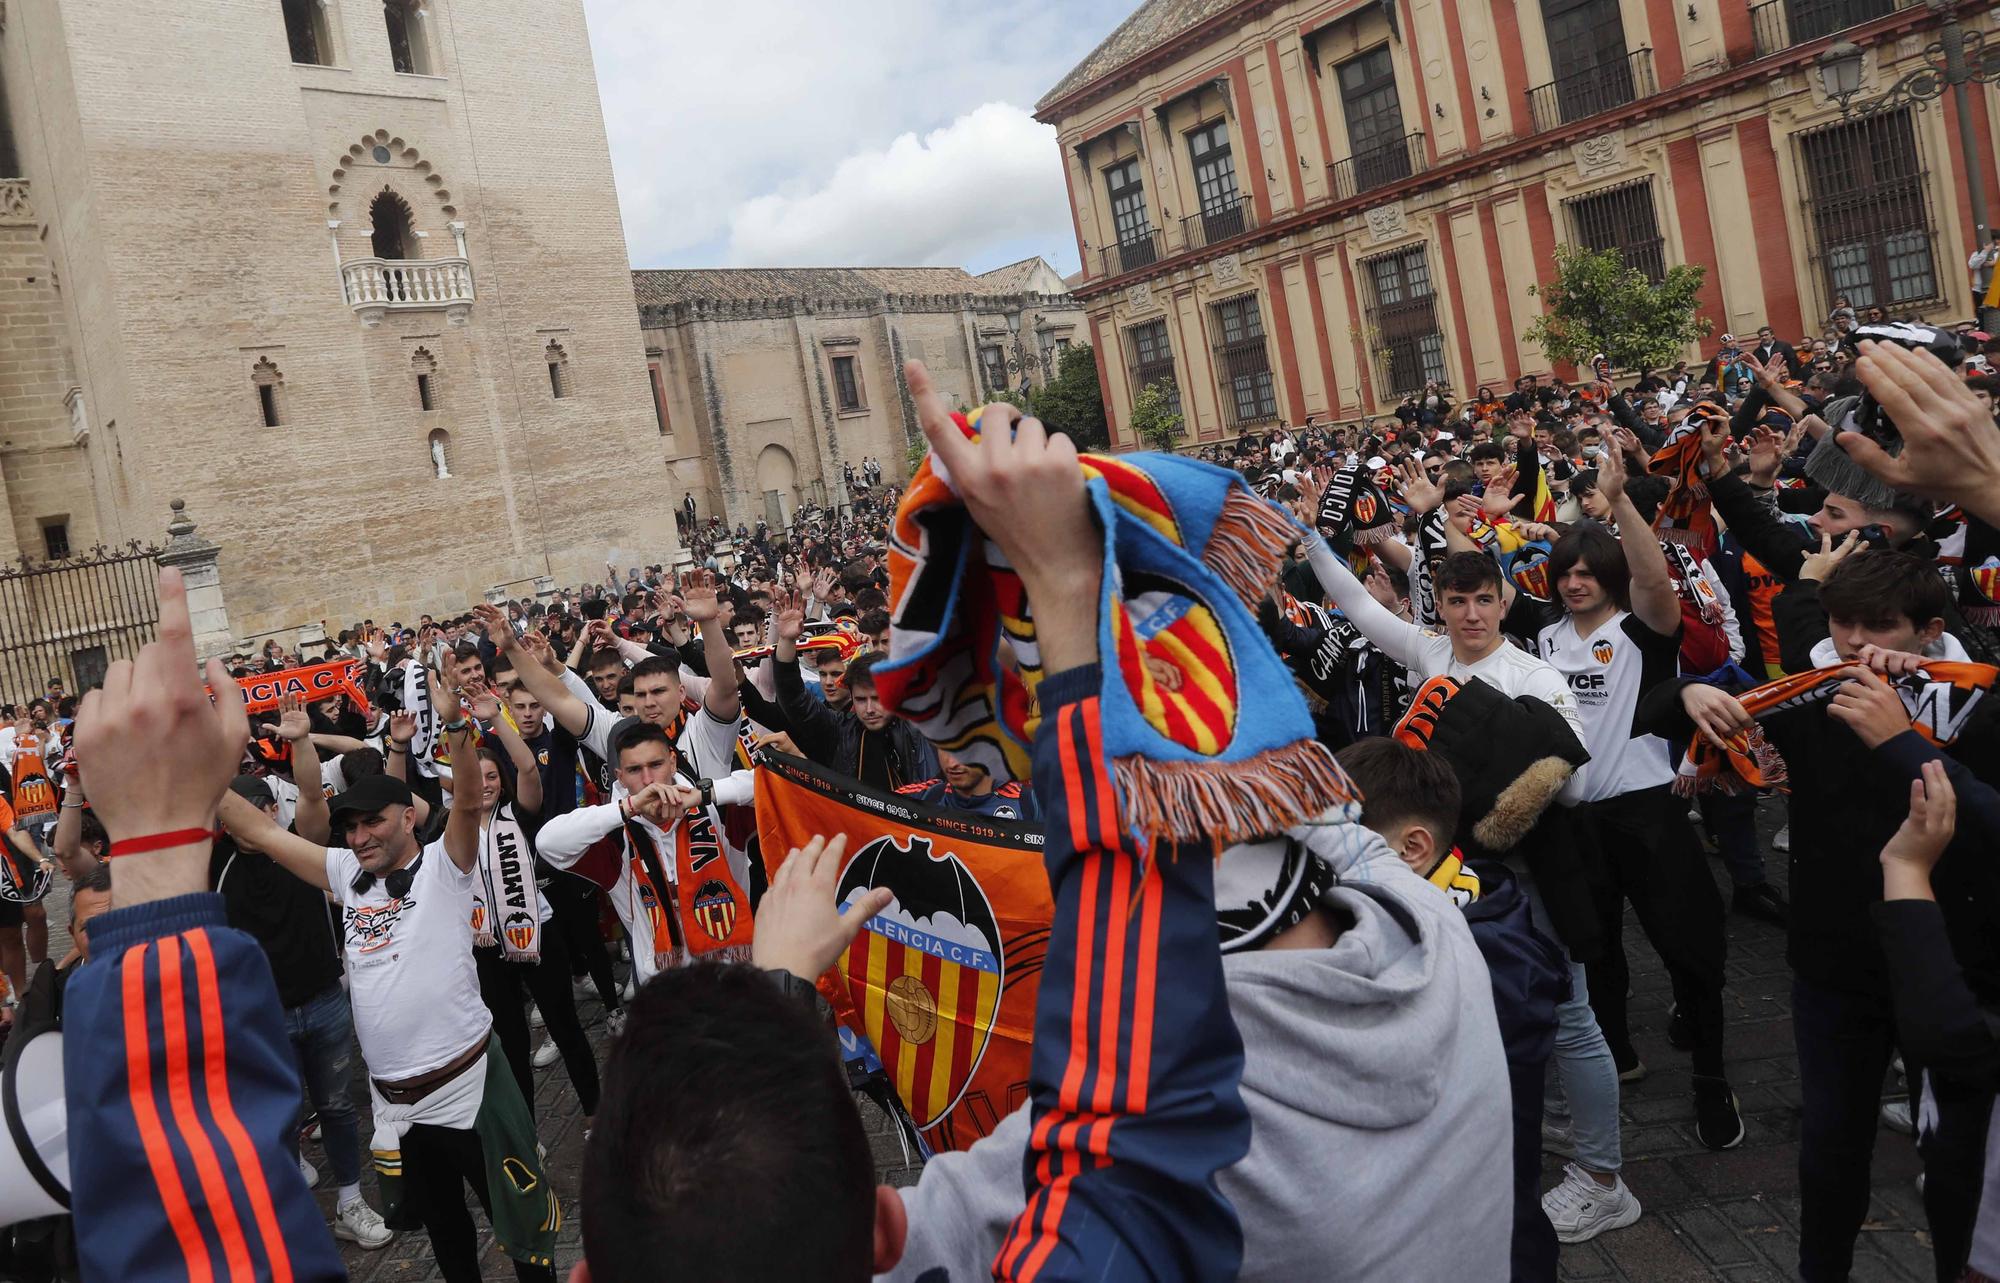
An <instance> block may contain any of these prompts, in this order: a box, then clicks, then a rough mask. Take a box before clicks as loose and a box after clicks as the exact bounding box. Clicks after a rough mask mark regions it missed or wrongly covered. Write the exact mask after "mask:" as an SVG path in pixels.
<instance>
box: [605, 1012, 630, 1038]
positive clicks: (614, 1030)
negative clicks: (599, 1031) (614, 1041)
mask: <svg viewBox="0 0 2000 1283" xmlns="http://www.w3.org/2000/svg"><path fill="white" fill-rule="evenodd" d="M604 1028H605V1029H606V1030H607V1031H608V1032H609V1033H610V1034H611V1036H612V1037H613V1038H616V1037H618V1036H619V1035H620V1034H622V1033H624V1032H625V1008H623V1007H620V1008H619V1009H618V1010H616V1011H607V1012H605V1013H604Z"/></svg>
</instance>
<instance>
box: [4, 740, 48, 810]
mask: <svg viewBox="0 0 2000 1283" xmlns="http://www.w3.org/2000/svg"><path fill="white" fill-rule="evenodd" d="M21 745H22V747H20V748H18V749H17V750H16V751H15V754H14V816H15V820H16V822H17V823H18V825H19V826H20V827H21V828H30V827H33V826H36V825H39V824H41V823H42V822H43V821H45V820H47V819H48V818H49V817H50V816H52V815H54V814H55V813H56V803H57V800H58V799H57V797H56V786H55V781H53V780H51V779H50V778H49V772H48V768H47V767H45V766H43V765H42V748H41V745H40V744H39V743H37V742H36V741H35V740H33V739H26V740H23V741H21Z"/></svg>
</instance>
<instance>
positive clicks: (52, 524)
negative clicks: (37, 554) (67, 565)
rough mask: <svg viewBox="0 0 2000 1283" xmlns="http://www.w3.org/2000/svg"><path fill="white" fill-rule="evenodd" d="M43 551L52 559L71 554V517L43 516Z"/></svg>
mask: <svg viewBox="0 0 2000 1283" xmlns="http://www.w3.org/2000/svg"><path fill="white" fill-rule="evenodd" d="M42 552H43V553H44V555H46V556H47V557H48V559H49V560H50V561H61V560H62V559H63V558H65V557H67V556H69V518H67V517H44V518H42Z"/></svg>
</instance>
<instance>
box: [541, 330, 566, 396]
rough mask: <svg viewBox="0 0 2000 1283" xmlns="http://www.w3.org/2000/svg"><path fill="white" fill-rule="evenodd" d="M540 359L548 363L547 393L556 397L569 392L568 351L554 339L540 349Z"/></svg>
mask: <svg viewBox="0 0 2000 1283" xmlns="http://www.w3.org/2000/svg"><path fill="white" fill-rule="evenodd" d="M542 359H543V360H545V361H547V362H548V363H549V395H550V396H553V397H557V398H561V397H566V396H568V395H569V393H570V380H569V353H568V352H565V351H564V350H563V345H562V344H560V343H558V342H556V341H555V340H554V339H550V340H549V345H548V346H547V347H545V348H543V349H542Z"/></svg>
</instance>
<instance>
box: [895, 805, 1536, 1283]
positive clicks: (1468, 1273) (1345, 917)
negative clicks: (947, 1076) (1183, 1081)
mask: <svg viewBox="0 0 2000 1283" xmlns="http://www.w3.org/2000/svg"><path fill="white" fill-rule="evenodd" d="M1367 836H1368V838H1369V839H1370V840H1369V841H1367V842H1365V843H1357V844H1356V845H1357V847H1358V849H1359V854H1358V855H1357V857H1356V858H1355V859H1354V861H1353V863H1352V864H1350V865H1349V866H1348V867H1347V868H1345V869H1343V870H1340V875H1341V876H1340V883H1339V885H1337V886H1336V887H1335V888H1334V890H1333V891H1332V893H1331V894H1330V895H1329V896H1328V899H1327V905H1326V907H1327V909H1329V910H1331V911H1332V912H1333V913H1334V914H1335V916H1336V917H1337V918H1338V919H1340V920H1342V921H1343V922H1348V921H1351V925H1348V926H1346V927H1345V929H1344V930H1343V932H1342V934H1341V936H1340V939H1339V940H1337V941H1336V942H1335V943H1334V945H1333V947H1332V948H1330V949H1266V950H1262V951H1260V952H1254V953H1232V954H1228V955H1225V957H1224V958H1223V975H1224V978H1225V980H1226V982H1227V984H1228V988H1229V1009H1230V1013H1231V1014H1232V1015H1233V1016H1234V1017H1235V1019H1236V1025H1237V1028H1238V1029H1239V1030H1240V1031H1241V1033H1242V1035H1243V1046H1244V1052H1245V1064H1244V1068H1243V1099H1244V1102H1245V1103H1246V1104H1248V1105H1249V1107H1250V1123H1251V1137H1250V1152H1249V1154H1247V1155H1246V1156H1245V1157H1244V1159H1243V1161H1242V1162H1240V1163H1238V1164H1237V1165H1236V1166H1234V1167H1231V1168H1229V1169H1227V1170H1225V1171H1224V1172H1223V1173H1222V1174H1221V1176H1220V1177H1219V1183H1220V1184H1221V1187H1222V1192H1223V1193H1224V1194H1225V1195H1227V1196H1228V1198H1229V1201H1230V1203H1231V1204H1233V1205H1234V1206H1235V1208H1236V1214H1237V1216H1238V1217H1239V1218H1240V1219H1241V1220H1242V1222H1243V1235H1244V1254H1243V1272H1242V1274H1241V1275H1240V1276H1239V1277H1241V1278H1243V1279H1246V1280H1253V1281H1259V1280H1271V1281H1272V1283H1279V1281H1282V1283H1293V1281H1294V1280H1301V1279H1306V1280H1320V1279H1328V1280H1377V1279H1380V1280H1393V1281H1395V1283H1404V1281H1413V1280H1432V1279H1448V1280H1450V1281H1451V1283H1485V1281H1486V1280H1504V1279H1506V1278H1507V1276H1508V1262H1509V1249H1510V1247H1511V1245H1512V1238H1513V1179H1514V1177H1513V1158H1512V1153H1513V1150H1512V1145H1513V1130H1512V1127H1513V1124H1512V1113H1511V1106H1510V1097H1509V1090H1508V1078H1507V1059H1506V1055H1505V1053H1504V1052H1503V1050H1502V1049H1501V1045H1500V1030H1499V1026H1498V1024H1497V1023H1496V1021H1495V1019H1494V1015H1493V989H1492V982H1491V981H1490V979H1489V978H1488V976H1487V973H1486V963H1485V961H1484V960H1483V959H1482V958H1481V956H1480V953H1479V947H1478V945H1477V944H1475V943H1474V942H1473V939H1472V932H1471V931H1470V929H1469V928H1467V926H1466V925H1465V919H1464V916H1463V915H1462V914H1461V913H1460V912H1459V910H1458V908H1457V907H1456V906H1455V905H1454V904H1453V903H1452V902H1451V900H1450V899H1449V898H1448V897H1446V895H1445V894H1444V893H1443V892H1442V891H1440V890H1439V889H1438V888H1436V887H1433V886H1431V885H1430V884H1428V883H1426V882H1425V881H1424V880H1423V879H1421V878H1419V877H1418V876H1417V875H1416V874H1414V873H1412V872H1410V870H1409V869H1408V868H1406V867H1405V866H1404V865H1403V863H1402V861H1400V860H1398V859H1397V858H1396V856H1395V854H1394V853H1393V852H1391V851H1390V850H1389V848H1388V846H1387V844H1385V843H1384V842H1382V840H1381V839H1380V838H1377V837H1375V836H1374V835H1373V834H1368V835H1367ZM1027 1138H1028V1109H1027V1107H1026V1106H1025V1105H1024V1106H1022V1107H1021V1108H1020V1109H1017V1110H1015V1111H1014V1112H1013V1113H1012V1114H1010V1115H1008V1116H1007V1117H1006V1118H1005V1119H1003V1120H1002V1121H1001V1124H1000V1126H999V1127H998V1128H997V1129H996V1130H995V1131H994V1132H993V1134H992V1135H990V1136H988V1137H986V1138H985V1139H984V1140H981V1141H980V1142H979V1143H978V1144H976V1145H974V1146H973V1147H972V1148H971V1149H970V1150H967V1151H965V1152H963V1153H953V1154H942V1155H939V1156H938V1157H937V1158H935V1159H933V1160H932V1161H931V1162H930V1163H929V1164H928V1165H926V1166H925V1168H924V1171H923V1177H922V1179H921V1180H920V1181H919V1182H918V1183H917V1184H916V1185H915V1186H914V1187H913V1188H910V1189H905V1190H903V1191H902V1195H903V1205H904V1208H905V1210H906V1211H907V1212H908V1213H909V1223H910V1235H909V1245H908V1249H907V1250H906V1251H905V1253H904V1256H903V1259H902V1261H901V1262H900V1263H899V1264H898V1265H897V1267H896V1269H895V1270H893V1271H891V1272H890V1273H889V1274H887V1275H883V1276H878V1277H884V1278H888V1279H892V1280H905V1281H913V1280H915V1279H916V1278H917V1276H918V1275H920V1274H921V1273H923V1272H924V1271H925V1270H927V1269H933V1268H937V1267H942V1268H943V1269H944V1270H945V1271H946V1273H947V1275H948V1277H950V1278H951V1279H952V1280H967V1279H983V1278H986V1277H988V1274H989V1271H990V1269H991V1266H992V1261H993V1257H994V1254H995V1253H996V1252H997V1251H998V1250H999V1248H1000V1243H1001V1240H1002V1239H1003V1237H1004V1236H1005V1234H1006V1232H1007V1227H1008V1225H1009V1224H1010V1223H1011V1222H1012V1221H1013V1219H1014V1217H1015V1215H1016V1214H1018V1213H1019V1212H1020V1211H1021V1209H1022V1207H1023V1205H1024V1204H1025V1201H1026V1199H1025V1196H1024V1195H1023V1193H1022V1189H1021V1156H1022V1153H1023V1152H1024V1150H1025V1149H1026V1147H1027Z"/></svg>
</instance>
